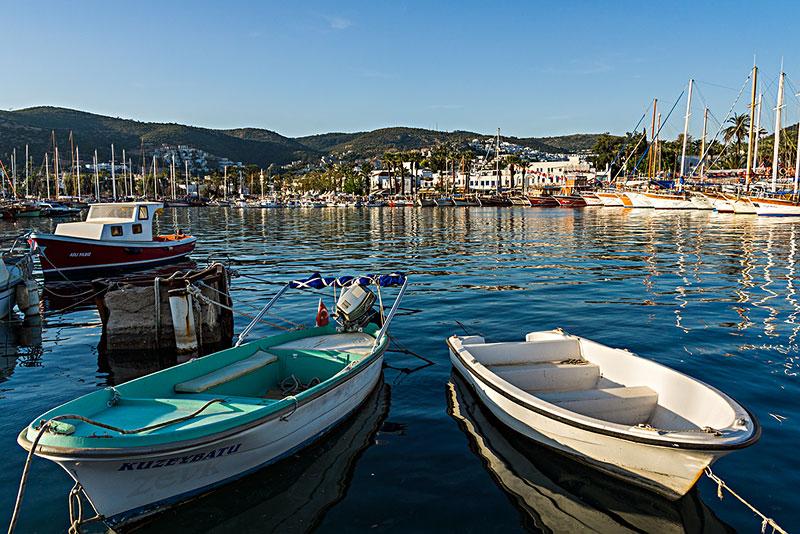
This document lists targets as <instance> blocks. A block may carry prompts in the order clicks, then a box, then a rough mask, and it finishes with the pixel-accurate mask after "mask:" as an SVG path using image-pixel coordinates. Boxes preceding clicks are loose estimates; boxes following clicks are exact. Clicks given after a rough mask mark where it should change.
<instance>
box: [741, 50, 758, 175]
mask: <svg viewBox="0 0 800 534" xmlns="http://www.w3.org/2000/svg"><path fill="white" fill-rule="evenodd" d="M751 77H752V78H753V86H752V89H751V90H750V133H749V134H748V135H747V169H746V170H745V177H744V190H745V191H749V190H750V176H751V173H752V171H753V144H754V141H755V139H754V138H753V128H754V126H755V113H756V87H757V86H758V67H756V66H755V65H753V74H752V76H751Z"/></svg>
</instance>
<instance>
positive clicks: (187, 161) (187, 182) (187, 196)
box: [183, 159, 189, 198]
mask: <svg viewBox="0 0 800 534" xmlns="http://www.w3.org/2000/svg"><path fill="white" fill-rule="evenodd" d="M183 167H184V170H185V171H186V198H189V160H188V159H185V160H183Z"/></svg>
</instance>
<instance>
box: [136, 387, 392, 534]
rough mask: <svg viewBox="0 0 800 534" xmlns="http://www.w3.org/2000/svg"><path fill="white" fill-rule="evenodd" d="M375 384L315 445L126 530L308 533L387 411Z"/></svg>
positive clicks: (343, 488) (382, 390)
mask: <svg viewBox="0 0 800 534" xmlns="http://www.w3.org/2000/svg"><path fill="white" fill-rule="evenodd" d="M389 398H390V388H389V386H388V385H386V384H383V383H381V384H379V385H378V386H377V387H376V388H375V390H374V391H373V392H372V394H370V396H369V397H368V398H367V399H366V400H365V401H364V404H362V405H361V407H360V408H359V409H358V410H357V411H356V412H355V413H354V414H353V415H352V416H351V417H350V418H349V419H348V420H346V421H345V422H343V423H342V424H340V425H339V426H338V427H337V428H336V429H335V430H333V431H332V432H331V433H330V434H327V435H326V436H325V437H324V438H323V439H322V440H320V441H319V442H317V443H316V444H314V445H312V446H311V447H308V448H306V449H303V451H302V452H301V453H298V454H296V455H294V456H291V457H289V458H287V459H285V460H282V461H280V462H278V463H277V464H275V465H273V466H270V467H267V468H265V469H262V470H260V471H258V472H257V473H255V474H253V475H250V476H248V477H245V478H243V479H241V480H239V481H237V482H236V483H235V484H229V485H226V486H223V487H221V488H219V489H218V490H214V491H211V492H209V493H207V494H205V495H203V496H202V497H200V498H198V499H196V500H194V501H191V502H188V503H186V504H183V505H181V506H178V507H175V508H172V509H169V510H167V511H165V512H164V513H162V514H160V515H159V516H156V517H153V518H151V519H149V520H148V519H145V520H144V522H141V523H139V524H138V525H131V526H129V527H127V528H126V529H125V530H124V531H136V532H172V533H180V532H209V531H217V532H264V533H267V532H276V533H278V532H279V533H281V534H289V533H294V532H310V531H312V530H314V528H315V527H316V526H317V525H318V524H319V522H320V521H321V520H322V518H323V517H324V515H325V512H327V511H328V509H330V508H331V507H332V506H333V505H335V504H336V503H337V502H338V501H340V500H341V499H342V498H343V497H344V495H345V494H346V493H347V489H348V486H349V484H350V479H351V477H352V473H353V470H354V469H355V465H356V463H357V462H358V459H359V457H360V456H361V454H362V453H363V452H364V450H365V449H367V448H368V447H369V446H370V445H372V444H373V443H374V441H375V436H376V434H377V432H378V429H379V428H380V427H381V424H382V423H383V421H384V419H385V418H386V414H387V413H388V412H389V402H390V401H389Z"/></svg>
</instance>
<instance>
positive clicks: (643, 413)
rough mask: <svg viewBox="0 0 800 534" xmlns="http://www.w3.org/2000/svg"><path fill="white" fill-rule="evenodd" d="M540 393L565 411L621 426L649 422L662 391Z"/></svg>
mask: <svg viewBox="0 0 800 534" xmlns="http://www.w3.org/2000/svg"><path fill="white" fill-rule="evenodd" d="M536 396H537V397H539V398H540V399H542V400H543V401H546V402H549V403H551V404H555V405H556V406H558V407H560V408H564V409H565V410H569V411H571V412H576V413H579V414H581V415H586V416H588V417H593V418H595V419H601V420H603V421H609V422H612V423H618V424H621V425H637V424H639V423H646V422H647V421H648V420H649V419H650V417H651V416H652V414H653V410H655V407H656V406H657V405H658V393H656V392H655V391H653V390H652V389H650V388H649V387H647V386H633V387H618V388H607V389H589V390H583V391H556V392H550V393H542V394H536Z"/></svg>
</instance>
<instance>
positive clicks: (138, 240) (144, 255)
mask: <svg viewBox="0 0 800 534" xmlns="http://www.w3.org/2000/svg"><path fill="white" fill-rule="evenodd" d="M162 207H163V204H162V203H160V202H124V203H109V204H93V205H92V206H91V207H90V208H89V214H88V215H87V217H86V220H85V221H83V222H72V223H61V224H59V225H58V226H57V227H56V231H55V233H53V234H38V233H34V234H31V236H30V242H31V246H33V247H34V249H35V250H37V251H38V253H39V257H40V260H41V264H42V271H43V272H44V275H45V277H53V276H57V275H59V273H60V276H67V277H72V276H75V275H77V276H86V275H89V274H96V273H98V272H102V271H109V270H123V269H124V270H134V269H143V268H148V267H152V266H155V265H161V264H164V263H170V262H174V261H177V260H179V259H181V258H184V257H185V256H187V255H188V254H190V253H191V252H192V251H193V250H194V246H195V241H197V238H195V237H192V236H190V235H184V234H183V233H182V232H180V231H178V233H175V234H170V235H157V236H153V219H154V218H155V216H156V214H157V213H159V212H160V211H161V208H162Z"/></svg>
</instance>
